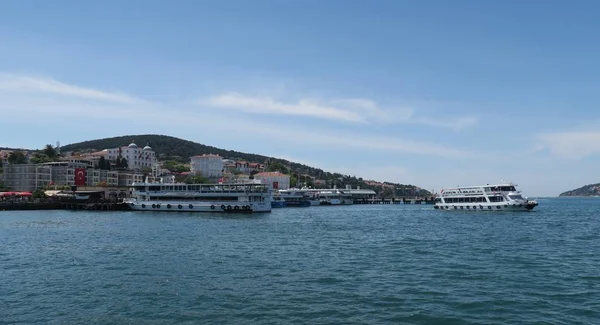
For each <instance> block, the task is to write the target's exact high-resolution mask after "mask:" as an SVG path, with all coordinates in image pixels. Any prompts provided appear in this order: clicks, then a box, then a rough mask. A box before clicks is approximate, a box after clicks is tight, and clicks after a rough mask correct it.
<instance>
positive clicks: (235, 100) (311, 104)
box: [203, 93, 364, 122]
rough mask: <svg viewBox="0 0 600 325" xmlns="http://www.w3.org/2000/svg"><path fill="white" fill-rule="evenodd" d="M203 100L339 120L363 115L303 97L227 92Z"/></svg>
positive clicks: (261, 111)
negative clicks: (287, 100)
mask: <svg viewBox="0 0 600 325" xmlns="http://www.w3.org/2000/svg"><path fill="white" fill-rule="evenodd" d="M203 102H204V103H205V104H208V105H211V106H216V107H221V108H228V109H239V110H241V111H243V112H247V113H258V114H278V115H302V116H313V117H319V118H324V119H332V120H340V121H349V122H364V119H363V117H362V116H360V115H359V114H357V113H355V112H352V111H348V110H343V109H339V108H336V107H333V106H329V105H327V104H324V103H321V102H320V101H318V100H309V99H303V100H300V101H298V102H297V103H291V104H286V103H282V102H278V101H276V100H274V99H273V98H270V97H248V96H244V95H240V94H236V93H229V94H223V95H218V96H215V97H211V98H209V99H208V100H206V101H203Z"/></svg>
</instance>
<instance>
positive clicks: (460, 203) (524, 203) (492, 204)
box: [434, 183, 538, 211]
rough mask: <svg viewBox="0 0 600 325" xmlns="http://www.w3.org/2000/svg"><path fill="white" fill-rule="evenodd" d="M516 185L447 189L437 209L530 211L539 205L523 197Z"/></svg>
mask: <svg viewBox="0 0 600 325" xmlns="http://www.w3.org/2000/svg"><path fill="white" fill-rule="evenodd" d="M516 186H517V185H516V184H513V183H502V184H494V185H489V184H488V185H478V186H469V187H454V188H445V189H442V190H441V191H440V195H439V196H438V197H437V198H436V203H435V205H434V208H435V209H439V210H471V211H473V210H475V211H476V210H480V211H529V210H532V209H533V208H535V207H536V206H537V205H538V203H537V201H535V200H529V199H527V198H526V197H523V195H522V194H521V191H518V190H517V188H516Z"/></svg>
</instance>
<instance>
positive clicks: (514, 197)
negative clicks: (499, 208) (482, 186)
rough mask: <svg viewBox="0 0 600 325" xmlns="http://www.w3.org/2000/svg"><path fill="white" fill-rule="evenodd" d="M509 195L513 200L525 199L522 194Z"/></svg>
mask: <svg viewBox="0 0 600 325" xmlns="http://www.w3.org/2000/svg"><path fill="white" fill-rule="evenodd" d="M508 197H509V198H511V199H513V200H523V197H522V196H520V195H509V196H508Z"/></svg>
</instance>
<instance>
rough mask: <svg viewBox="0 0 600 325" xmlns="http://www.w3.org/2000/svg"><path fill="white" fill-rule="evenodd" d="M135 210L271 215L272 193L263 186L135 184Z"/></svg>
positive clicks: (130, 203) (130, 202)
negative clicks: (260, 213)
mask: <svg viewBox="0 0 600 325" xmlns="http://www.w3.org/2000/svg"><path fill="white" fill-rule="evenodd" d="M131 190H132V193H131V199H127V200H124V201H123V202H124V203H126V204H127V205H128V207H129V208H130V209H132V210H141V211H169V212H232V213H237V212H241V213H253V212H271V194H270V193H269V190H268V188H267V187H266V186H265V185H262V184H184V183H162V182H160V181H158V182H150V181H148V179H146V181H145V182H142V183H133V185H132V189H131Z"/></svg>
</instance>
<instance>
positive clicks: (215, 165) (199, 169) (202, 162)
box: [190, 154, 223, 178]
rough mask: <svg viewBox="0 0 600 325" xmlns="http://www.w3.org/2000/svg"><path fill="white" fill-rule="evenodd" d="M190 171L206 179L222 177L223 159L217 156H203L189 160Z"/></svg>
mask: <svg viewBox="0 0 600 325" xmlns="http://www.w3.org/2000/svg"><path fill="white" fill-rule="evenodd" d="M190 171H191V172H192V173H194V174H200V175H202V176H204V177H206V178H218V177H221V176H222V175H223V158H222V157H221V156H219V155H213V154H204V155H197V156H193V157H191V158H190Z"/></svg>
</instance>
